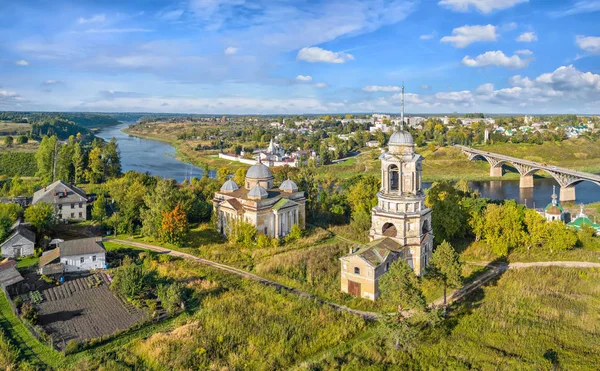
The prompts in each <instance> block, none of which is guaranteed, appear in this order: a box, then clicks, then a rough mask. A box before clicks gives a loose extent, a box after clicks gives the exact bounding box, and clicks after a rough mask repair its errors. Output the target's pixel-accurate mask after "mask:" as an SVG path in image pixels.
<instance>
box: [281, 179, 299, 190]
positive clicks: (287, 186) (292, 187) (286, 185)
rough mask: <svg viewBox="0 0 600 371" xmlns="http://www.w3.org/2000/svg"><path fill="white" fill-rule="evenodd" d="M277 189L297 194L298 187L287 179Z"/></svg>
mask: <svg viewBox="0 0 600 371" xmlns="http://www.w3.org/2000/svg"><path fill="white" fill-rule="evenodd" d="M279 189H280V190H282V191H284V192H289V193H293V192H298V186H297V185H296V183H294V182H293V181H292V180H289V179H287V180H284V181H283V183H281V185H280V186H279Z"/></svg>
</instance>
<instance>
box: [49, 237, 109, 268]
mask: <svg viewBox="0 0 600 371" xmlns="http://www.w3.org/2000/svg"><path fill="white" fill-rule="evenodd" d="M104 252H106V250H105V249H104V245H103V244H102V240H100V239H99V238H98V237H89V238H80V239H77V240H70V241H63V242H59V243H58V247H57V248H55V249H53V250H50V251H47V252H45V253H44V254H43V255H42V256H40V267H43V266H45V265H49V264H50V263H53V262H54V261H55V260H57V259H60V258H61V257H67V256H78V255H88V254H99V253H104Z"/></svg>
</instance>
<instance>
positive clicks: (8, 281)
mask: <svg viewBox="0 0 600 371" xmlns="http://www.w3.org/2000/svg"><path fill="white" fill-rule="evenodd" d="M21 281H23V276H21V273H19V271H17V262H16V261H14V260H9V259H4V261H2V262H1V263H0V285H1V286H2V288H4V289H6V288H7V287H8V286H10V285H14V284H15V283H18V282H21Z"/></svg>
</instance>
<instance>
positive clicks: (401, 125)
mask: <svg viewBox="0 0 600 371" xmlns="http://www.w3.org/2000/svg"><path fill="white" fill-rule="evenodd" d="M400 130H404V81H402V103H401V105H400Z"/></svg>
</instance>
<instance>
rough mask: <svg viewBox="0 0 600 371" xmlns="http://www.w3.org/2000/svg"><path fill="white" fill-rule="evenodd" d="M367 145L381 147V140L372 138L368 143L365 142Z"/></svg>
mask: <svg viewBox="0 0 600 371" xmlns="http://www.w3.org/2000/svg"><path fill="white" fill-rule="evenodd" d="M365 144H366V145H367V147H372V148H374V147H379V142H378V141H376V140H370V141H368V142H367V143H365Z"/></svg>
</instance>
